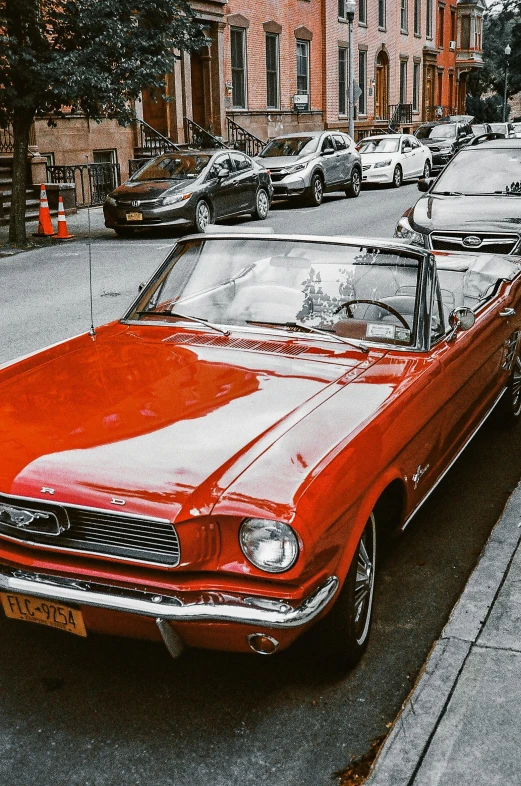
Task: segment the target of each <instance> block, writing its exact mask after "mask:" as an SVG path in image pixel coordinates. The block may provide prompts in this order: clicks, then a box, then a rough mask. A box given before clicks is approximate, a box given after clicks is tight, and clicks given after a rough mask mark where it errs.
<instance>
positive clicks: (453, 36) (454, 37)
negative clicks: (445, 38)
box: [450, 8, 456, 41]
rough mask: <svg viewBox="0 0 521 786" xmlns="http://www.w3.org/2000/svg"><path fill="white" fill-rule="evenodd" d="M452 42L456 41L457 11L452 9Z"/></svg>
mask: <svg viewBox="0 0 521 786" xmlns="http://www.w3.org/2000/svg"><path fill="white" fill-rule="evenodd" d="M450 40H451V41H456V11H455V10H454V8H451V9H450Z"/></svg>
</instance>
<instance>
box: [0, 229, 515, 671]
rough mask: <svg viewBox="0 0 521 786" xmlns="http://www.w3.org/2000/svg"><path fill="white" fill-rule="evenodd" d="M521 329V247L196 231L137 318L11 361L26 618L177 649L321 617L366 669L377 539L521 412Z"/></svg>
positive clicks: (6, 391) (2, 484)
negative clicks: (493, 427) (502, 250)
mask: <svg viewBox="0 0 521 786" xmlns="http://www.w3.org/2000/svg"><path fill="white" fill-rule="evenodd" d="M520 333H521V266H520V261H519V260H518V259H517V258H516V257H512V256H511V257H506V256H498V255H493V254H451V255H449V254H436V255H433V254H432V253H431V252H430V251H428V250H422V249H419V248H417V247H412V246H407V245H405V244H403V243H402V242H400V241H378V242H376V241H369V240H360V239H352V238H347V239H346V238H327V239H326V238H316V237H315V238H311V237H309V238H306V237H291V236H276V235H270V234H265V235H257V234H255V235H252V234H250V235H247V234H244V235H237V234H233V235H225V234H221V233H219V234H211V233H209V234H207V235H198V236H193V237H188V238H185V239H183V240H182V241H180V242H179V243H177V245H176V246H175V247H174V249H173V250H172V252H171V253H170V254H169V256H168V257H167V259H166V260H165V262H164V263H163V264H162V265H161V266H160V268H159V269H158V271H157V272H156V273H155V275H154V276H153V278H152V279H151V280H150V282H149V283H148V284H147V285H146V286H145V287H144V288H143V289H142V291H141V292H140V293H139V295H138V297H137V299H136V301H135V302H134V304H133V305H132V307H131V308H130V310H129V311H128V312H127V314H126V315H125V316H124V317H123V319H122V320H121V321H117V322H113V323H111V324H109V325H105V326H104V327H101V328H99V329H97V330H96V332H95V334H94V335H90V334H88V333H86V334H84V335H81V336H79V337H77V338H73V339H71V340H68V341H65V342H62V343H60V344H58V345H55V346H52V347H49V348H48V349H45V350H43V351H41V352H37V353H36V354H33V355H30V356H28V357H25V358H22V359H20V360H17V361H16V362H14V363H10V364H7V365H4V366H3V367H2V368H1V369H0V391H1V395H0V412H1V417H0V424H1V426H0V443H1V453H0V596H1V602H2V608H3V611H4V614H5V616H6V617H8V618H14V619H17V620H26V621H30V622H36V623H39V624H44V625H51V626H53V627H57V628H61V629H62V630H64V631H69V632H72V633H76V634H80V635H86V634H87V631H93V632H98V633H109V634H114V635H121V636H131V637H140V638H149V639H158V640H160V639H161V638H162V639H163V640H164V642H165V644H166V646H167V647H168V649H169V651H170V652H171V654H172V655H174V656H175V655H178V654H180V652H181V651H182V650H183V648H184V647H185V646H193V647H206V648H214V649H223V650H233V651H239V652H241V651H244V652H251V651H254V652H256V653H259V654H264V655H268V654H271V653H274V652H276V651H280V650H282V649H284V648H286V647H288V646H289V645H290V644H291V643H292V642H293V641H294V640H295V639H296V638H297V637H298V636H300V635H301V634H302V633H303V632H304V631H306V630H307V629H308V628H309V627H310V626H312V625H314V624H316V635H317V636H320V637H321V647H320V649H321V651H322V652H323V653H324V654H325V655H326V656H327V659H328V663H329V664H330V666H331V667H332V668H333V667H334V668H339V669H346V668H350V667H352V666H353V665H354V664H356V662H357V661H358V660H359V659H360V657H361V655H362V653H363V651H364V649H365V647H366V645H367V641H368V636H369V628H370V623H371V612H372V601H373V588H374V580H375V565H376V554H377V548H376V547H377V538H378V537H379V536H380V535H381V534H382V533H385V532H386V531H387V532H390V531H395V530H400V528H402V529H403V528H404V527H405V526H406V525H407V523H408V522H409V520H410V519H411V517H412V516H413V515H414V513H415V512H416V511H417V510H418V508H419V507H420V506H421V505H422V504H423V502H424V501H425V500H426V498H427V497H428V496H429V494H430V493H431V492H432V490H433V489H434V488H435V486H436V484H437V483H438V482H439V481H440V479H441V478H442V477H443V475H444V474H445V473H446V472H447V471H448V469H449V468H450V466H451V465H452V464H453V462H454V461H455V460H456V459H457V457H458V455H459V454H460V453H461V451H462V450H463V448H464V447H465V445H466V444H467V443H468V442H469V440H470V439H471V438H472V436H473V435H474V434H475V433H476V431H477V429H478V428H479V427H480V425H481V424H482V423H483V421H484V419H485V418H486V417H487V416H488V415H489V413H491V412H492V410H495V416H496V417H497V418H498V419H499V420H501V421H502V422H503V423H504V424H505V425H513V424H515V423H516V422H517V421H518V419H519V418H520V415H521V360H520ZM317 623H318V624H317ZM1 624H3V625H4V624H8V623H6V622H2V623H1Z"/></svg>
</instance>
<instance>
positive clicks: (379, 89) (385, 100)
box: [374, 49, 389, 120]
mask: <svg viewBox="0 0 521 786" xmlns="http://www.w3.org/2000/svg"><path fill="white" fill-rule="evenodd" d="M374 113H375V117H376V119H377V120H378V119H379V120H388V119H389V118H388V114H389V56H388V54H387V52H386V51H385V50H384V49H382V50H381V51H380V52H379V53H378V56H377V58H376V85H375V106H374Z"/></svg>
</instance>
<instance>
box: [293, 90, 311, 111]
mask: <svg viewBox="0 0 521 786" xmlns="http://www.w3.org/2000/svg"><path fill="white" fill-rule="evenodd" d="M308 110H309V96H308V95H307V94H306V93H300V94H298V93H297V95H294V96H293V111H294V112H307V111H308Z"/></svg>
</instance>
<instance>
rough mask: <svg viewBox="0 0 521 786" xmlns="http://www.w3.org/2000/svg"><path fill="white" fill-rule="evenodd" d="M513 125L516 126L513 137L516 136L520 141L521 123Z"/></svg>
mask: <svg viewBox="0 0 521 786" xmlns="http://www.w3.org/2000/svg"><path fill="white" fill-rule="evenodd" d="M512 125H513V126H514V131H513V134H512V136H514V137H515V138H516V139H519V138H520V137H521V123H512Z"/></svg>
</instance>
